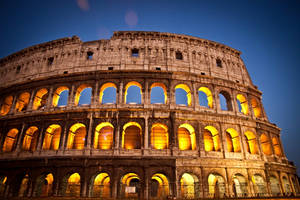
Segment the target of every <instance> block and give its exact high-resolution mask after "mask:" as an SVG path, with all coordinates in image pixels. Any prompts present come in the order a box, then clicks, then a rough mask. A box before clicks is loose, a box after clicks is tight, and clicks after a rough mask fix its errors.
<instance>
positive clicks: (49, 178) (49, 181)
mask: <svg viewBox="0 0 300 200" xmlns="http://www.w3.org/2000/svg"><path fill="white" fill-rule="evenodd" d="M53 180H54V178H53V174H51V173H49V174H43V175H41V176H39V177H38V178H37V180H36V184H35V191H34V193H35V196H37V197H49V196H52V186H53Z"/></svg>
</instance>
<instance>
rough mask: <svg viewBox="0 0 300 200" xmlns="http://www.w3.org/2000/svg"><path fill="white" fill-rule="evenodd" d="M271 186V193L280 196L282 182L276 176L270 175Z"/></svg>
mask: <svg viewBox="0 0 300 200" xmlns="http://www.w3.org/2000/svg"><path fill="white" fill-rule="evenodd" d="M270 187H271V193H272V195H273V196H280V194H281V191H280V184H279V181H278V179H277V178H276V177H275V176H270Z"/></svg>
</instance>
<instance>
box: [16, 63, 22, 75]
mask: <svg viewBox="0 0 300 200" xmlns="http://www.w3.org/2000/svg"><path fill="white" fill-rule="evenodd" d="M20 71H21V66H20V65H19V66H17V71H16V73H17V74H18V73H20Z"/></svg>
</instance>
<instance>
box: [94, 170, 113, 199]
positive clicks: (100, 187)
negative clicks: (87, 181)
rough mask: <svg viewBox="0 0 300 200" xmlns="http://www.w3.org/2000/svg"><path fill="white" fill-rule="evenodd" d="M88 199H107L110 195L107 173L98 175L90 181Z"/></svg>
mask: <svg viewBox="0 0 300 200" xmlns="http://www.w3.org/2000/svg"><path fill="white" fill-rule="evenodd" d="M91 186H92V188H91V190H90V191H91V194H90V197H100V198H109V197H110V196H111V195H110V194H111V190H110V177H109V175H108V174H107V173H99V174H98V175H97V176H95V177H94V178H93V179H92V184H91Z"/></svg>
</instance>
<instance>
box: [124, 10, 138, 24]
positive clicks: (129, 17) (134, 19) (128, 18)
mask: <svg viewBox="0 0 300 200" xmlns="http://www.w3.org/2000/svg"><path fill="white" fill-rule="evenodd" d="M125 22H126V24H127V25H129V26H135V25H137V23H138V16H137V14H136V12H134V11H133V10H131V11H128V12H126V14H125Z"/></svg>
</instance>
